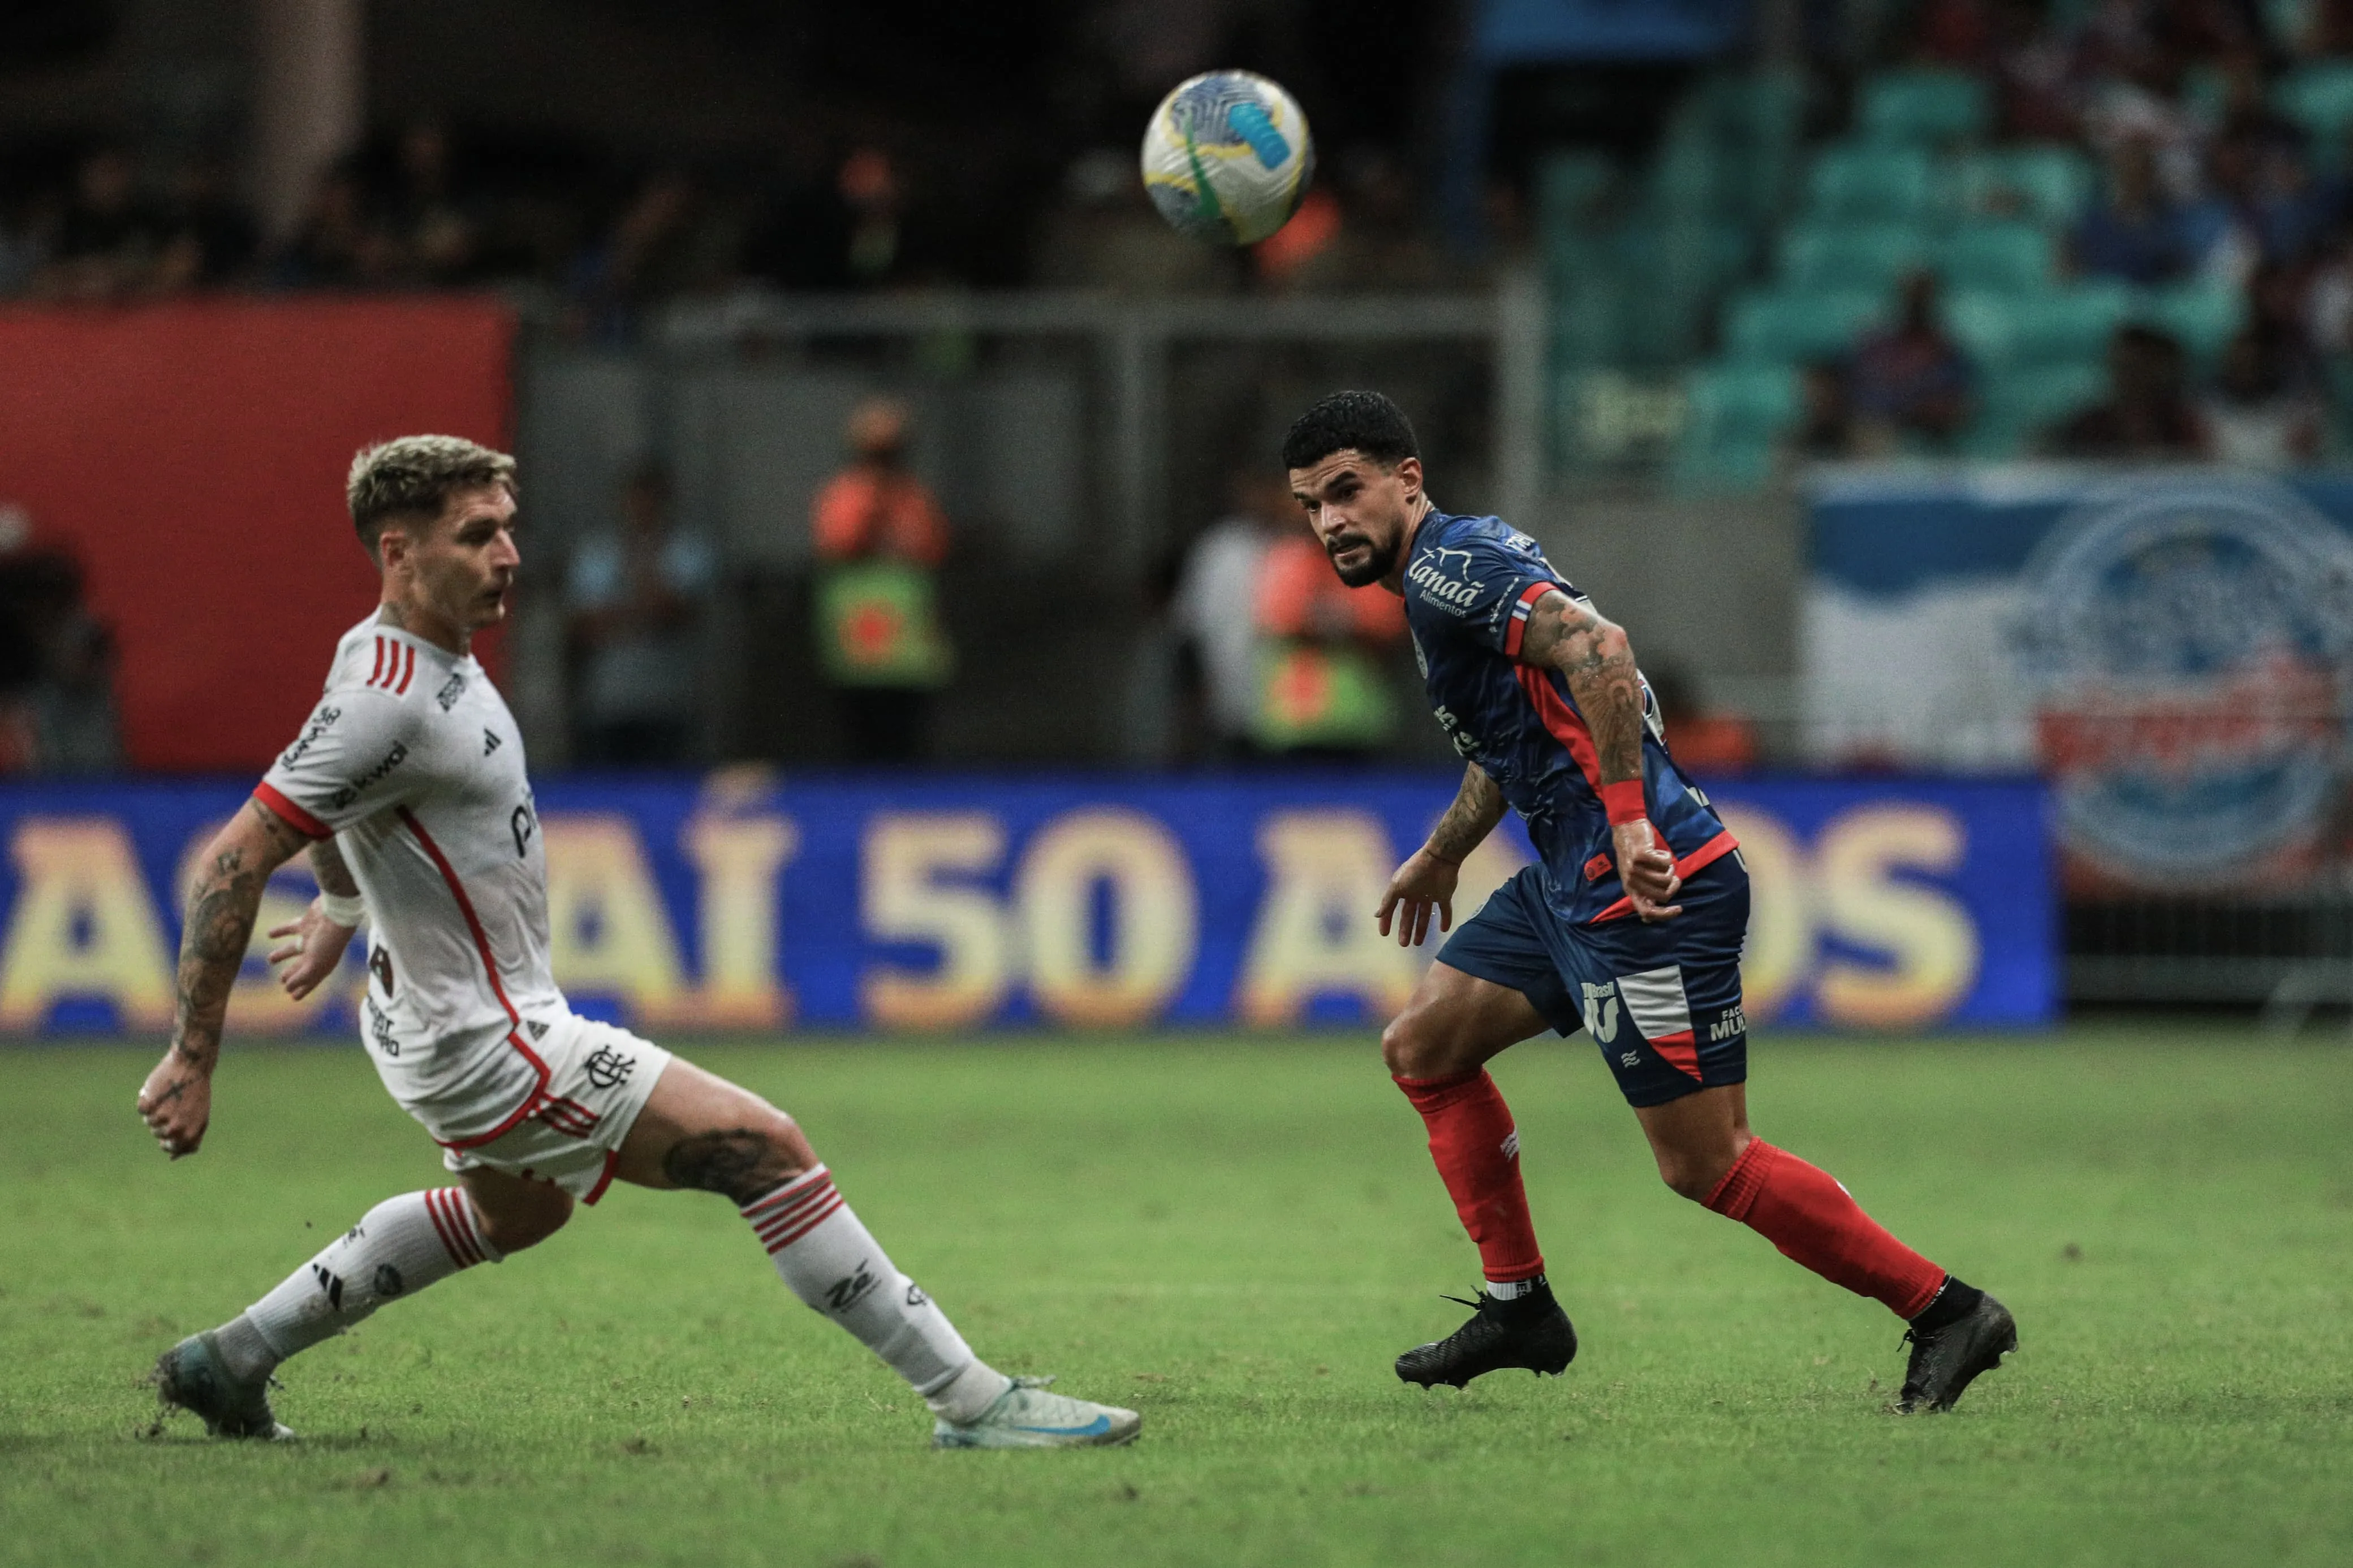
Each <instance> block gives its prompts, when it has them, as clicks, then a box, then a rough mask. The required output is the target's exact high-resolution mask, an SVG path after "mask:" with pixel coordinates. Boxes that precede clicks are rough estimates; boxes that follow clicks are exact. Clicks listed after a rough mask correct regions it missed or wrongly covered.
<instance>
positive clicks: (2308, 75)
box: [2272, 60, 2353, 168]
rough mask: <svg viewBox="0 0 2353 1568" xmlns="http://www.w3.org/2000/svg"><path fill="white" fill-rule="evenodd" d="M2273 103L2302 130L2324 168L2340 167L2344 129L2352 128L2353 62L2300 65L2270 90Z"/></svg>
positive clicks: (2317, 62) (2335, 61)
mask: <svg viewBox="0 0 2353 1568" xmlns="http://www.w3.org/2000/svg"><path fill="white" fill-rule="evenodd" d="M2272 101H2273V103H2274V105H2275V106H2276V107H2277V108H2278V110H2279V111H2280V112H2281V113H2282V114H2284V115H2286V116H2287V117H2288V118H2289V119H2290V120H2293V121H2295V122H2296V123H2297V124H2298V125H2301V126H2303V127H2304V129H2305V132H2306V134H2307V135H2309V136H2310V137H2311V138H2312V140H2313V145H2314V150H2315V152H2316V153H2317V155H2318V159H2319V162H2320V163H2322V164H2323V165H2325V166H2327V167H2329V168H2337V167H2339V166H2340V165H2341V163H2342V159H2341V153H2342V150H2343V147H2344V142H2345V132H2346V129H2347V128H2348V126H2353V63H2348V62H2347V61H2344V60H2316V61H2315V62H2313V63H2312V64H2310V65H2306V66H2301V67H2299V68H2296V69H2295V70H2294V71H2291V72H2289V73H2288V75H2287V76H2286V77H2284V78H2283V79H2281V81H2280V83H2279V85H2278V86H2276V87H2274V89H2272Z"/></svg>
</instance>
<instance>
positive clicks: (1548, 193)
mask: <svg viewBox="0 0 2353 1568" xmlns="http://www.w3.org/2000/svg"><path fill="white" fill-rule="evenodd" d="M1617 178H1618V169H1617V165H1616V164H1615V163H1612V162H1611V161H1610V159H1609V154H1608V153H1599V152H1595V151H1593V150H1592V149H1589V148H1582V147H1579V148H1568V149H1564V150H1562V151H1560V152H1556V153H1547V154H1546V156H1545V158H1544V160H1543V161H1542V162H1541V163H1538V164H1537V165H1536V178H1535V198H1536V203H1535V205H1536V224H1537V226H1538V228H1539V230H1540V231H1541V232H1542V233H1543V234H1545V235H1546V237H1550V236H1552V235H1553V234H1554V233H1556V232H1565V231H1573V230H1576V229H1578V228H1582V227H1585V226H1588V224H1590V223H1591V221H1592V220H1593V217H1594V208H1595V207H1596V206H1597V205H1599V203H1600V201H1601V199H1602V198H1603V197H1604V196H1606V195H1609V188H1610V186H1611V185H1613V184H1616V183H1617Z"/></svg>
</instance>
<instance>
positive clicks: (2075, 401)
mask: <svg viewBox="0 0 2353 1568" xmlns="http://www.w3.org/2000/svg"><path fill="white" fill-rule="evenodd" d="M2107 385H2108V375H2107V370H2106V368H2105V366H2104V365H2102V364H2101V363H2099V362H2097V361H2091V362H2078V363H2073V364H2045V365H2034V366H2030V367H2027V368H2025V369H2021V370H2013V371H2010V372H2008V373H2007V374H1999V375H1989V376H1987V377H1985V378H1984V379H1983V380H1982V381H1981V382H1980V383H1979V384H1978V417H1977V422H1976V424H1975V425H1974V426H1972V427H1971V429H1970V430H1969V432H1968V436H1967V437H1966V438H1965V439H1964V440H1963V442H1962V448H1963V450H1964V451H1965V452H1966V453H1967V454H1968V456H1970V457H1973V458H2015V457H2020V456H2022V455H2024V454H2025V453H2027V452H2029V451H2031V449H2032V447H2033V446H2034V443H2035V441H2036V438H2037V437H2040V436H2041V435H2042V432H2043V431H2045V430H2047V429H2049V428H2050V427H2051V426H2053V425H2056V424H2058V423H2059V422H2060V421H2061V420H2063V419H2065V418H2067V417H2068V416H2071V415H2073V414H2075V413H2077V412H2078V411H2080V410H2082V409H2084V408H2088V407H2090V406H2091V405H2093V404H2094V403H2097V402H2098V401H2099V400H2100V399H2101V398H2102V397H2103V396H2105V395H2106V393H2107Z"/></svg>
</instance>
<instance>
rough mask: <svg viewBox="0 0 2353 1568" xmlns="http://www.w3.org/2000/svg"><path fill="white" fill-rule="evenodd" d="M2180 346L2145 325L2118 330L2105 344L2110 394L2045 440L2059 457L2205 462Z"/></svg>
mask: <svg viewBox="0 0 2353 1568" xmlns="http://www.w3.org/2000/svg"><path fill="white" fill-rule="evenodd" d="M2186 377H2187V363H2186V360H2185V358H2184V356H2183V354H2182V352H2181V345H2180V344H2179V343H2178V342H2175V341H2174V340H2173V339H2171V338H2169V337H2168V336H2167V335H2166V334H2165V333H2163V332H2160V331H2155V330H2153V329H2151V328H2148V327H2143V326H2124V327H2119V328H2117V329H2116V336H2115V337H2114V338H2112V339H2111V340H2109V343H2108V395H2107V396H2106V398H2105V399H2104V400H2103V401H2101V402H2099V403H2096V404H2094V405H2092V406H2091V407H2089V408H2086V409H2084V411H2083V412H2082V413H2080V414H2077V415H2075V416H2073V417H2072V418H2070V419H2068V420H2066V421H2065V422H2063V424H2061V425H2060V426H2057V427H2056V428H2055V429H2053V430H2052V432H2051V434H2050V437H2049V441H2048V444H2049V446H2050V447H2052V451H2053V452H2055V453H2056V454H2057V455H2058V456H2061V457H2066V458H2104V459H2108V460H2112V461H2114V460H2132V461H2162V460H2168V459H2184V458H2203V457H2206V456H2208V455H2209V454H2210V452H2211V449H2212V441H2211V437H2210V436H2209V434H2208V432H2207V429H2206V423H2205V421H2204V420H2202V419H2201V418H2200V417H2199V415H2198V410H2197V409H2196V408H2195V407H2194V406H2193V405H2191V404H2190V402H2189V394H2188V390H2187V387H2186V385H2185V381H2186Z"/></svg>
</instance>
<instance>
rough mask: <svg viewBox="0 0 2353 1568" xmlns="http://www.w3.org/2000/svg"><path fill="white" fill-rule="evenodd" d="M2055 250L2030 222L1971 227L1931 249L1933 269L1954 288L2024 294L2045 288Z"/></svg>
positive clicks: (2054, 264) (2053, 268) (2054, 261)
mask: <svg viewBox="0 0 2353 1568" xmlns="http://www.w3.org/2000/svg"><path fill="white" fill-rule="evenodd" d="M2057 261H2058V257H2057V254H2056V247H2053V246H2052V242H2051V236H2050V234H2049V233H2048V232H2046V231H2045V230H2043V229H2042V228H2039V227H2037V226H2034V225H2033V224H2031V223H2018V222H2010V223H2002V222H1989V223H1973V224H1968V225H1966V226H1963V227H1960V228H1957V229H1955V230H1954V231H1953V232H1952V233H1951V234H1950V235H1948V236H1947V237H1946V238H1945V239H1944V241H1943V242H1942V243H1940V244H1939V245H1938V246H1937V247H1936V268H1937V270H1938V271H1939V272H1940V273H1942V274H1943V275H1944V279H1945V282H1946V284H1947V286H1949V287H1951V288H1954V289H2000V290H2007V291H2009V292H2010V293H2014V294H2023V293H2028V292H2030V291H2031V290H2033V289H2044V288H2048V287H2049V286H2050V284H2051V280H2052V275H2053V274H2054V273H2055V272H2056V271H2057Z"/></svg>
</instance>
